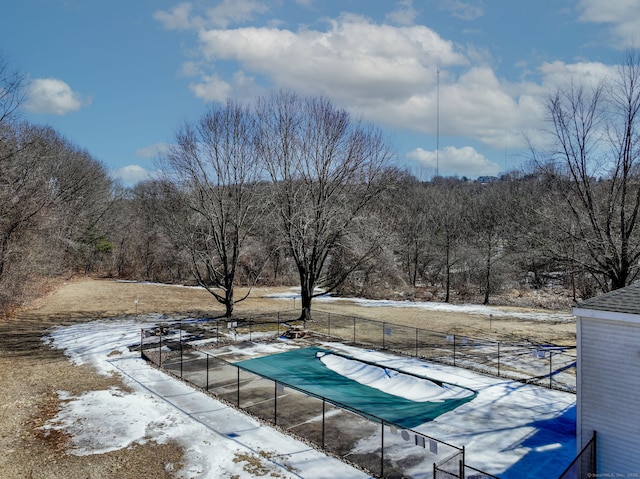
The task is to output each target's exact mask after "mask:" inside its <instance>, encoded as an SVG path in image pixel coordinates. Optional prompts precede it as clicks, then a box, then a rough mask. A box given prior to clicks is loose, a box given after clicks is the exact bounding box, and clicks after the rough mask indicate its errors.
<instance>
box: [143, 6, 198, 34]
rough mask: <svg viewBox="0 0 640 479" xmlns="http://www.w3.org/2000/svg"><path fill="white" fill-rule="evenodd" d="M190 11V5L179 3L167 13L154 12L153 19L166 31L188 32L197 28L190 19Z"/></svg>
mask: <svg viewBox="0 0 640 479" xmlns="http://www.w3.org/2000/svg"><path fill="white" fill-rule="evenodd" d="M192 10H193V6H192V5H191V4H190V3H181V4H179V5H176V6H175V7H174V8H173V10H171V11H169V12H165V11H163V10H158V11H156V12H155V13H154V14H153V18H154V19H156V20H158V21H159V22H160V23H162V25H163V26H164V28H166V29H168V30H188V29H190V28H194V27H196V26H197V22H195V21H194V20H192V19H191V12H192Z"/></svg>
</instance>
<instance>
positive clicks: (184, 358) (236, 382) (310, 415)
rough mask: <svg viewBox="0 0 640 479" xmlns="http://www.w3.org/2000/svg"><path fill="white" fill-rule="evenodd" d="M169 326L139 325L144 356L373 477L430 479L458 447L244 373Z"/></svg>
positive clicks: (312, 394)
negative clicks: (436, 465) (147, 327)
mask: <svg viewBox="0 0 640 479" xmlns="http://www.w3.org/2000/svg"><path fill="white" fill-rule="evenodd" d="M179 327H180V326H177V327H176V328H175V329H179ZM175 329H174V328H173V327H172V326H169V327H167V328H166V329H164V330H160V331H158V329H157V328H154V329H151V330H143V331H142V334H141V354H142V356H143V358H145V359H146V360H148V361H150V362H153V363H154V364H156V365H157V366H158V367H160V368H162V369H163V370H165V371H167V372H168V373H170V374H173V375H175V376H176V377H179V378H181V379H183V380H185V381H187V382H190V383H192V384H194V385H195V386H197V387H199V388H201V389H202V390H204V391H207V392H208V393H210V394H212V395H214V396H216V397H218V398H219V399H222V400H224V401H226V402H227V403H229V404H231V405H233V406H235V407H237V408H239V409H241V410H243V411H245V412H247V413H249V414H250V415H252V416H254V417H256V418H259V419H260V420H262V421H264V422H266V423H270V424H273V425H275V426H278V427H279V428H281V429H283V430H284V431H286V432H287V433H288V434H291V435H293V436H295V437H299V438H301V439H303V440H305V441H307V442H309V443H312V444H314V445H315V446H316V447H318V448H319V449H321V450H323V451H326V452H328V453H330V454H332V455H334V456H336V457H339V458H341V459H342V460H343V461H345V462H347V463H350V464H353V465H355V466H356V467H358V468H360V469H363V470H365V471H367V473H369V474H371V475H372V476H374V477H381V478H395V477H406V478H416V479H422V478H425V479H427V478H431V477H433V476H432V475H431V468H432V465H433V464H434V463H436V462H438V461H441V460H442V458H443V457H444V458H446V457H451V456H452V455H454V456H457V455H458V454H459V452H460V451H462V449H461V448H459V447H457V446H454V445H452V444H449V443H447V442H445V441H442V440H439V439H437V438H435V437H431V436H429V435H426V434H424V433H421V432H418V431H415V430H413V429H410V428H405V427H403V426H400V425H398V424H394V423H393V422H390V421H387V420H385V419H383V418H380V417H376V416H374V415H371V414H370V413H364V412H361V411H358V410H357V409H355V408H353V407H352V406H349V405H347V404H342V403H340V402H337V401H334V400H330V399H328V398H326V397H323V396H321V395H317V394H314V393H311V392H309V391H305V390H303V389H300V388H297V387H295V386H292V385H289V384H285V383H283V382H280V381H277V380H274V379H271V378H269V377H267V376H263V375H261V374H258V373H255V372H252V371H249V370H247V369H245V368H243V367H242V366H240V365H237V364H234V363H231V362H228V361H226V360H224V359H222V358H220V357H217V356H216V355H215V354H214V353H212V352H207V351H202V350H197V349H193V348H192V347H189V343H188V342H186V341H185V338H184V337H182V334H181V333H180V332H176V331H175ZM158 334H159V336H158ZM163 336H164V337H163Z"/></svg>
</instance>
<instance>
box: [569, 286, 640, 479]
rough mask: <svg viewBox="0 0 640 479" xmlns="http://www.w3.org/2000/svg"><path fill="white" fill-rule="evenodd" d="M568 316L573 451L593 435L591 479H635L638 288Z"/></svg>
mask: <svg viewBox="0 0 640 479" xmlns="http://www.w3.org/2000/svg"><path fill="white" fill-rule="evenodd" d="M573 314H574V315H575V316H576V321H577V347H578V365H577V366H578V367H577V375H578V377H577V390H578V391H577V392H578V397H577V435H578V437H577V443H578V447H579V448H581V447H582V446H583V445H585V444H586V443H587V442H588V441H589V440H590V439H591V437H592V435H593V431H596V433H597V448H596V449H597V454H596V457H597V473H598V476H593V477H640V282H638V283H634V284H632V285H630V286H628V287H626V288H622V289H618V290H615V291H611V292H609V293H606V294H603V295H601V296H598V297H595V298H591V299H588V300H586V301H582V302H581V303H579V304H578V305H577V306H576V307H575V308H573ZM609 474H611V475H609Z"/></svg>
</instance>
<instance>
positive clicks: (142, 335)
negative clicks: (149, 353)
mask: <svg viewBox="0 0 640 479" xmlns="http://www.w3.org/2000/svg"><path fill="white" fill-rule="evenodd" d="M140 357H141V358H143V359H144V329H143V328H140Z"/></svg>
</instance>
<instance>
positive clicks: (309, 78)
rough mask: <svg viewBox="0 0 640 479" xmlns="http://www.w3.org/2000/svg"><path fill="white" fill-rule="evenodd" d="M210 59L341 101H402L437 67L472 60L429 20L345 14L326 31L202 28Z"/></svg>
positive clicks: (204, 47) (428, 79)
mask: <svg viewBox="0 0 640 479" xmlns="http://www.w3.org/2000/svg"><path fill="white" fill-rule="evenodd" d="M200 41H201V47H202V53H203V55H204V56H205V58H206V59H207V60H209V61H216V60H235V61H237V62H239V63H240V64H241V65H242V66H243V68H244V69H245V70H249V71H251V72H254V73H258V74H261V75H265V76H266V77H267V78H269V79H270V81H271V82H272V83H273V84H275V85H277V86H284V87H289V88H294V89H296V90H299V91H302V92H307V93H316V94H317V93H325V94H327V95H329V96H331V97H332V98H334V99H337V100H341V99H344V100H345V103H347V101H348V102H349V103H352V99H354V98H355V99H356V100H357V99H358V98H362V99H366V102H370V101H372V100H380V99H383V100H390V99H393V100H398V99H402V98H403V97H407V96H408V95H409V96H410V95H411V93H410V92H413V91H416V90H420V89H422V88H424V87H425V86H426V85H428V84H429V83H431V84H433V81H434V77H433V72H435V65H436V64H440V65H461V64H464V63H466V58H465V57H464V55H462V54H461V53H459V52H457V51H456V49H455V48H454V45H453V44H452V43H451V42H447V41H445V40H443V39H442V38H440V37H439V36H438V35H437V34H436V33H435V32H434V31H433V30H431V29H429V28H427V27H424V26H411V27H393V26H390V25H376V24H373V23H370V22H369V21H368V20H366V19H364V18H362V17H359V16H355V15H346V16H343V17H341V18H340V19H338V20H335V21H332V22H331V23H330V28H329V29H328V30H327V31H319V30H300V31H298V32H292V31H289V30H280V29H275V28H239V29H234V30H219V29H214V30H207V31H203V32H201V33H200Z"/></svg>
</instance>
